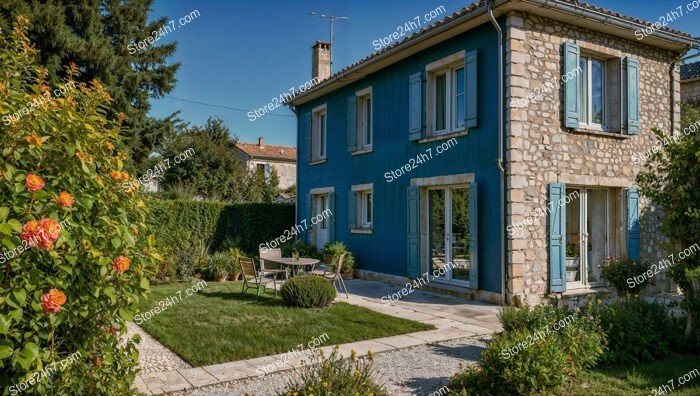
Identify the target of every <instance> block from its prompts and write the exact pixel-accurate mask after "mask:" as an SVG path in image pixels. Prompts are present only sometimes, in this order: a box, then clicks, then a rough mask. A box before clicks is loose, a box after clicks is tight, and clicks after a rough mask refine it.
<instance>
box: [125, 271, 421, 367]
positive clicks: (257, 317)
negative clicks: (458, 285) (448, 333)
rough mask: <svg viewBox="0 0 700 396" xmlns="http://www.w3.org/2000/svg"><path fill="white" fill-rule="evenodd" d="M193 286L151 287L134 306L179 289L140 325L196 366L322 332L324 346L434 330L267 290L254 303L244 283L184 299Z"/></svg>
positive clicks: (211, 286)
mask: <svg viewBox="0 0 700 396" xmlns="http://www.w3.org/2000/svg"><path fill="white" fill-rule="evenodd" d="M191 286H192V285H190V284H176V285H161V286H153V287H152V291H151V294H150V298H149V300H148V301H143V302H141V303H140V304H139V305H138V308H139V309H140V311H141V312H142V313H143V312H145V311H148V310H150V309H151V308H153V307H155V306H157V305H158V301H161V300H165V299H166V298H168V297H171V296H174V297H175V298H177V296H178V294H177V292H178V291H181V293H180V295H181V296H182V301H179V302H176V303H174V304H172V305H170V306H168V307H167V309H166V310H165V311H162V312H161V313H160V314H158V315H155V316H153V317H152V318H151V319H150V320H146V321H143V323H142V324H140V325H141V327H143V328H144V329H145V330H146V332H147V333H148V334H150V335H151V336H153V337H154V338H156V339H157V340H158V341H160V342H161V343H162V344H163V345H165V346H166V347H168V348H170V350H171V351H173V352H175V353H176V354H178V355H179V356H180V357H181V358H183V359H184V360H185V361H187V362H188V363H189V364H191V365H192V366H195V367H198V366H205V365H210V364H217V363H225V362H230V361H235V360H241V359H251V358H255V357H259V356H267V355H274V354H278V353H285V352H288V351H290V350H292V349H294V348H296V347H297V345H299V344H302V343H303V344H304V345H307V344H308V343H309V341H311V339H312V337H319V336H321V335H322V334H324V333H327V334H328V341H327V342H326V343H324V345H335V344H344V343H348V342H354V341H361V340H368V339H372V338H379V337H387V336H392V335H397V334H406V333H412V332H416V331H422V330H430V329H434V327H433V326H430V325H426V324H422V323H418V322H414V321H410V320H405V319H399V318H395V317H392V316H387V315H383V314H380V313H377V312H374V311H371V310H369V309H366V308H362V307H358V306H355V305H350V304H347V303H343V302H340V303H337V304H333V305H332V306H330V307H328V308H325V309H302V308H292V307H289V306H287V305H285V303H284V302H283V301H282V299H281V298H279V297H277V298H275V297H274V294H271V293H265V294H264V295H263V294H261V296H260V299H259V300H258V301H255V290H250V289H249V290H248V291H247V292H246V294H245V295H241V294H240V292H241V287H242V282H226V283H215V282H208V283H207V286H205V287H203V288H201V290H200V291H199V292H197V293H195V294H193V295H192V296H190V297H187V296H186V293H185V289H187V288H188V287H191ZM341 300H342V298H341ZM161 306H162V305H161ZM141 318H143V315H142V316H141ZM135 322H136V323H137V324H138V322H139V321H135Z"/></svg>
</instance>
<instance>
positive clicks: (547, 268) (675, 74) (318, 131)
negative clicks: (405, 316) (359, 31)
mask: <svg viewBox="0 0 700 396" xmlns="http://www.w3.org/2000/svg"><path fill="white" fill-rule="evenodd" d="M494 3H495V6H494V7H493V10H492V11H493V16H494V18H495V21H497V23H495V22H494V20H492V19H491V18H490V16H489V10H490V7H489V5H487V4H486V3H485V2H483V1H482V2H480V3H477V4H473V5H471V6H469V7H467V8H465V9H462V10H461V11H459V12H457V13H455V14H454V15H452V16H450V17H448V18H446V19H445V20H443V21H440V22H438V23H435V24H434V25H432V26H430V27H428V28H425V29H423V30H421V31H420V32H418V33H416V34H414V35H412V36H410V37H407V38H406V39H404V40H402V41H401V42H398V43H395V44H393V45H391V46H389V47H387V48H384V49H382V50H380V51H379V52H376V53H374V54H372V55H370V56H368V57H366V58H364V59H362V60H360V61H359V62H357V63H354V64H352V65H350V66H348V67H346V68H345V69H343V70H341V71H339V72H337V73H335V74H333V75H331V76H330V77H328V78H326V79H325V80H323V81H321V82H319V83H318V84H316V85H315V86H314V87H313V88H311V89H309V90H307V91H305V92H303V93H300V94H297V95H296V96H295V97H293V98H292V99H290V100H289V104H291V105H293V106H294V110H295V112H296V113H297V114H298V115H299V118H298V142H299V144H298V147H299V154H300V161H299V165H298V166H299V169H298V174H299V177H298V179H297V196H298V199H297V217H298V220H299V221H303V220H304V219H308V218H310V217H311V216H314V215H317V214H319V213H322V212H323V211H324V210H325V209H327V208H328V209H331V211H332V213H333V216H331V217H330V218H329V220H328V221H323V222H320V223H319V224H316V225H315V226H313V227H311V228H310V229H309V230H308V232H306V233H305V235H304V238H306V240H307V241H308V242H309V243H313V244H315V245H316V246H317V247H322V246H323V244H324V243H325V242H332V241H343V242H344V243H346V244H347V245H348V247H349V250H351V251H352V252H354V253H355V254H356V257H357V262H358V265H359V268H360V271H359V275H360V276H363V277H372V278H379V279H384V280H388V281H392V282H396V283H405V282H406V281H407V278H417V277H421V276H423V274H425V273H428V276H429V277H430V286H435V287H440V288H444V289H449V290H451V291H456V292H459V293H462V294H466V295H468V296H470V297H472V298H476V299H480V300H486V301H492V302H500V301H503V300H506V301H508V302H513V301H515V300H520V301H523V300H525V299H526V300H527V301H528V302H529V303H530V304H534V303H537V302H539V301H540V300H541V299H543V298H555V299H567V300H575V299H576V297H575V296H580V295H583V294H590V293H595V292H598V291H603V290H604V289H603V288H602V287H601V286H603V282H602V280H601V278H600V268H601V265H602V264H603V262H604V260H605V258H606V257H607V256H629V257H632V258H637V257H640V256H643V257H644V258H646V259H649V260H658V258H660V257H664V255H665V253H664V252H663V251H662V248H661V244H660V243H661V236H660V234H659V232H658V230H657V227H656V224H657V223H656V222H655V221H654V220H653V213H652V211H650V210H646V209H647V208H646V207H645V206H646V205H645V202H644V200H642V199H640V197H639V192H638V191H637V189H636V188H635V177H636V175H637V174H638V173H639V172H640V171H641V170H642V164H641V163H640V162H639V161H635V160H634V159H635V158H637V157H638V156H639V155H642V154H644V153H645V152H647V150H649V149H650V148H652V147H653V146H654V144H655V142H656V140H655V138H654V137H653V134H652V132H651V129H652V128H660V129H662V130H666V131H669V130H671V126H672V125H676V126H677V125H678V121H679V117H680V105H679V99H680V78H679V77H680V76H679V68H678V64H677V63H674V62H676V59H677V58H678V57H679V56H680V55H682V54H684V53H686V52H687V51H688V50H689V48H690V47H691V45H694V44H696V43H695V42H694V41H693V39H692V37H691V36H689V35H687V34H684V33H681V32H678V31H674V30H670V29H667V28H662V29H659V30H655V31H654V32H653V34H651V35H649V36H647V37H645V38H644V39H643V40H637V39H636V37H635V30H636V29H643V28H648V27H651V26H653V25H652V24H650V23H647V22H643V21H639V20H637V19H634V18H631V17H627V16H624V15H620V14H618V13H615V12H612V11H608V10H604V9H601V8H598V7H594V6H591V5H587V4H585V3H579V2H577V1H573V0H525V1H510V0H505V1H504V0H501V1H495V2H494ZM489 4H490V2H489ZM499 30H500V31H502V34H503V46H502V47H500V46H499ZM317 46H318V44H317ZM319 52H320V51H317V50H316V49H315V50H314V56H318V53H319ZM499 52H500V55H501V57H502V58H500V57H499ZM313 63H314V64H316V63H318V62H317V61H313ZM501 76H502V78H503V81H502V83H501V82H500V81H499V77H501ZM501 84H502V85H501ZM499 121H500V122H499ZM635 156H637V157H635ZM567 250H568V254H567ZM567 257H570V258H568V259H567ZM433 275H435V276H433ZM658 277H659V278H658V279H654V281H655V282H656V281H661V280H662V278H661V275H659V276H658ZM657 283H658V284H657V286H658V287H659V288H661V289H669V288H670V287H671V285H670V284H669V283H668V281H666V280H664V281H663V282H657Z"/></svg>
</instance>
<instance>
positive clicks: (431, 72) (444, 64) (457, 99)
mask: <svg viewBox="0 0 700 396" xmlns="http://www.w3.org/2000/svg"><path fill="white" fill-rule="evenodd" d="M464 55H465V53H464V51H461V52H459V53H457V54H454V55H450V56H448V57H446V58H444V59H441V60H439V61H436V62H433V63H431V64H429V65H428V66H426V73H427V90H426V92H427V93H428V95H427V102H428V106H427V109H428V112H427V117H426V119H427V121H428V134H429V135H440V134H445V133H454V132H459V131H462V130H464V129H465V127H466V118H467V117H466V112H467V107H466V100H467V99H466V75H465V69H464Z"/></svg>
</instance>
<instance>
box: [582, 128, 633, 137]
mask: <svg viewBox="0 0 700 396" xmlns="http://www.w3.org/2000/svg"><path fill="white" fill-rule="evenodd" d="M569 131H570V132H571V133H574V134H581V135H594V136H604V137H610V138H614V139H619V140H625V139H629V138H630V135H623V134H622V133H613V132H606V131H602V130H599V129H588V128H569Z"/></svg>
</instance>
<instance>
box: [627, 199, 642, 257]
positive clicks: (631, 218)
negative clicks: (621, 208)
mask: <svg viewBox="0 0 700 396" xmlns="http://www.w3.org/2000/svg"><path fill="white" fill-rule="evenodd" d="M627 256H628V257H629V258H630V259H632V260H637V259H639V191H637V189H635V188H630V189H629V190H627Z"/></svg>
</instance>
